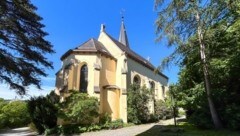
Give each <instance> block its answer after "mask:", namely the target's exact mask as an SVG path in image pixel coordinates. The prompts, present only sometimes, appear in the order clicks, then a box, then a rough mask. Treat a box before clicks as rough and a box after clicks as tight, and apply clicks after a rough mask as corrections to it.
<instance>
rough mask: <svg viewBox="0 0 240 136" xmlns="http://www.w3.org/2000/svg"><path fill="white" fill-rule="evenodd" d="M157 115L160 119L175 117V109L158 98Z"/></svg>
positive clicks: (156, 103)
mask: <svg viewBox="0 0 240 136" xmlns="http://www.w3.org/2000/svg"><path fill="white" fill-rule="evenodd" d="M154 110H155V115H156V116H157V118H158V119H169V118H172V117H173V111H172V110H171V108H169V107H167V104H166V103H165V102H164V101H163V100H156V101H155V102H154Z"/></svg>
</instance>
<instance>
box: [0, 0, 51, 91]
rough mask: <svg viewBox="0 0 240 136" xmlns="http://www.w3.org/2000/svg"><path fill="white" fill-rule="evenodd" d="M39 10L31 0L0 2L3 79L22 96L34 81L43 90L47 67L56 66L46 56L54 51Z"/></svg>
mask: <svg viewBox="0 0 240 136" xmlns="http://www.w3.org/2000/svg"><path fill="white" fill-rule="evenodd" d="M36 10H37V8H36V7H35V6H34V5H33V4H32V3H31V2H30V1H29V0H1V1H0V82H1V83H6V84H8V85H9V86H10V88H11V89H14V90H16V91H17V93H18V94H20V95H24V94H25V93H26V91H27V90H26V86H29V85H31V84H32V85H35V86H37V87H38V88H39V89H40V88H41V80H40V76H47V74H46V72H45V71H44V68H53V66H52V63H51V62H50V61H48V60H47V58H46V57H44V55H46V54H51V53H54V50H53V49H52V48H53V47H52V45H51V44H50V42H48V41H47V40H45V39H44V38H45V36H47V35H48V34H47V33H46V32H44V31H43V27H44V25H43V24H42V23H41V20H42V18H41V17H40V16H39V15H37V13H36Z"/></svg>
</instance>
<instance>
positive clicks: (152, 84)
mask: <svg viewBox="0 0 240 136" xmlns="http://www.w3.org/2000/svg"><path fill="white" fill-rule="evenodd" d="M150 89H151V90H152V91H155V83H154V82H153V81H152V82H150Z"/></svg>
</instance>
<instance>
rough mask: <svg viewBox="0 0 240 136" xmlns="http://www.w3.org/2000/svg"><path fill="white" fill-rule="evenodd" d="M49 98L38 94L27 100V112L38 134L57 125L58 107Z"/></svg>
mask: <svg viewBox="0 0 240 136" xmlns="http://www.w3.org/2000/svg"><path fill="white" fill-rule="evenodd" d="M50 98H51V96H50V95H48V96H47V97H43V96H39V97H32V98H31V99H30V100H29V101H28V112H29V114H30V117H31V120H32V122H33V123H34V125H35V127H36V129H37V130H38V133H39V134H42V133H43V132H44V131H45V129H50V128H53V127H55V126H56V125H57V113H58V108H57V107H56V106H55V105H54V103H53V101H52V100H51V99H50Z"/></svg>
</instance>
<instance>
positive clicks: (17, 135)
mask: <svg viewBox="0 0 240 136" xmlns="http://www.w3.org/2000/svg"><path fill="white" fill-rule="evenodd" d="M0 133H1V132H0ZM34 135H37V133H36V132H33V131H31V130H30V129H29V127H23V128H16V129H9V130H6V131H4V132H3V133H1V134H0V136H34Z"/></svg>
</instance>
